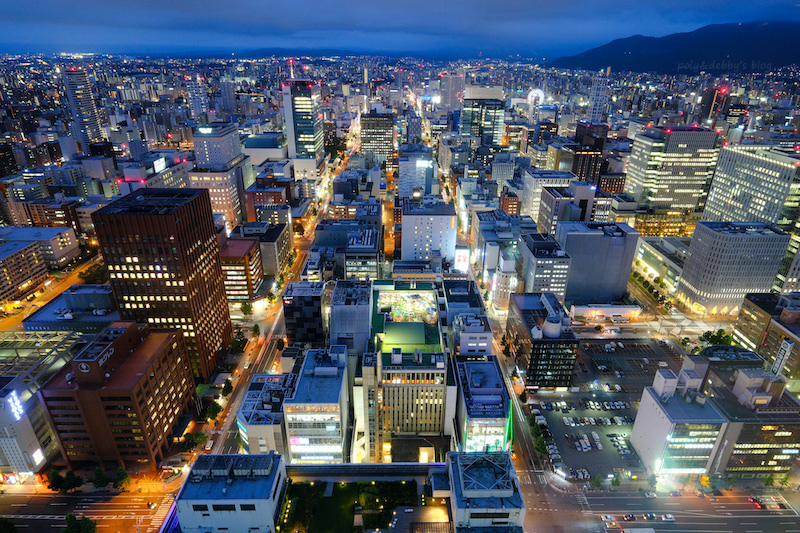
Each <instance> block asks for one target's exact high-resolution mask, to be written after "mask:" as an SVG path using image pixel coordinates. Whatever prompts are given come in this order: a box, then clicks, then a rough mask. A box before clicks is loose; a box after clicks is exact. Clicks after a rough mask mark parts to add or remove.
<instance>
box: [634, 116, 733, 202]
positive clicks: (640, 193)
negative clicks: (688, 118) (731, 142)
mask: <svg viewBox="0 0 800 533" xmlns="http://www.w3.org/2000/svg"><path fill="white" fill-rule="evenodd" d="M718 152H719V149H718V146H717V134H716V132H714V131H713V130H709V129H706V128H701V127H693V126H652V127H649V128H647V130H646V131H645V133H643V134H640V135H637V136H636V138H635V139H634V142H633V149H632V151H631V156H630V159H629V160H628V167H627V168H628V180H627V183H626V184H625V192H627V193H629V194H630V195H632V196H633V197H634V198H635V199H636V200H637V201H638V202H639V203H640V204H647V205H648V206H650V207H653V208H668V209H671V210H673V211H675V212H681V213H685V212H692V211H702V210H703V208H704V207H705V203H706V197H707V196H708V190H709V188H710V186H711V178H712V176H713V175H714V167H715V166H716V164H717V154H718Z"/></svg>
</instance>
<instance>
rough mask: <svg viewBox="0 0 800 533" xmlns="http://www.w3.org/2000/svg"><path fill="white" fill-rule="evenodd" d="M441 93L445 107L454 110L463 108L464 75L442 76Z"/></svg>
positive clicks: (441, 103) (440, 77)
mask: <svg viewBox="0 0 800 533" xmlns="http://www.w3.org/2000/svg"><path fill="white" fill-rule="evenodd" d="M439 92H441V98H442V101H441V102H440V105H442V106H443V107H452V108H454V109H456V108H458V107H460V106H461V97H462V96H463V94H464V75H463V74H440V75H439Z"/></svg>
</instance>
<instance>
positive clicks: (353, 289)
mask: <svg viewBox="0 0 800 533" xmlns="http://www.w3.org/2000/svg"><path fill="white" fill-rule="evenodd" d="M371 294H372V283H370V282H369V281H346V280H339V281H337V282H336V287H335V288H334V289H333V296H332V297H331V305H367V304H369V298H370V295H371Z"/></svg>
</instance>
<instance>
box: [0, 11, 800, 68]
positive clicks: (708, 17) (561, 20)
mask: <svg viewBox="0 0 800 533" xmlns="http://www.w3.org/2000/svg"><path fill="white" fill-rule="evenodd" d="M3 4H4V6H3V8H2V16H0V53H2V52H12V53H17V52H59V51H68V52H132V53H135V52H142V53H171V52H172V53H192V52H198V53H204V52H212V51H214V52H217V51H226V52H241V51H247V50H254V49H270V48H287V49H290V50H313V49H322V48H327V49H338V50H354V51H364V52H411V53H418V54H425V55H437V54H443V55H461V56H464V57H470V56H475V55H477V54H478V53H479V52H482V53H483V54H484V55H487V56H497V55H505V54H509V53H519V54H521V55H522V56H528V57H530V56H543V57H548V58H554V57H556V56H560V55H567V54H574V53H578V52H581V51H583V50H585V49H587V48H591V47H593V46H598V45H601V44H605V43H606V42H608V41H610V40H613V39H617V38H621V37H628V36H630V35H635V34H643V35H651V36H662V35H667V34H669V33H674V32H680V31H692V30H694V29H697V28H699V27H701V26H704V25H706V24H713V23H723V22H746V21H760V20H788V19H794V20H798V19H800V3H798V1H797V0H794V1H786V0H747V1H740V0H547V1H542V0H388V1H387V0H384V1H381V0H339V1H336V0H293V1H287V0H279V1H274V0H141V1H136V2H135V1H129V0H33V1H25V0H10V1H8V2H4V3H3Z"/></svg>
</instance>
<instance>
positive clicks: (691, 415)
mask: <svg viewBox="0 0 800 533" xmlns="http://www.w3.org/2000/svg"><path fill="white" fill-rule="evenodd" d="M644 394H648V395H650V396H651V397H652V398H653V399H654V400H655V401H656V402H657V403H659V404H661V408H662V409H663V411H664V414H665V415H666V416H667V418H669V420H670V422H672V423H673V424H681V423H698V424H722V423H723V422H725V418H724V417H723V416H722V415H721V414H720V412H719V411H718V410H717V409H716V408H715V407H714V406H713V405H711V403H710V402H706V401H703V400H702V399H701V400H700V402H698V401H697V400H696V398H702V397H701V396H695V395H687V396H686V398H682V397H681V396H678V395H677V394H676V395H674V396H671V397H669V398H667V399H665V400H662V399H661V398H660V397H659V396H658V394H657V393H656V391H655V389H654V388H653V387H645V389H644ZM687 398H688V401H687Z"/></svg>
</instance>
